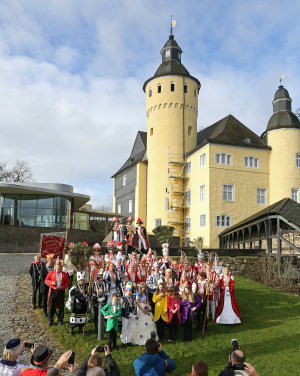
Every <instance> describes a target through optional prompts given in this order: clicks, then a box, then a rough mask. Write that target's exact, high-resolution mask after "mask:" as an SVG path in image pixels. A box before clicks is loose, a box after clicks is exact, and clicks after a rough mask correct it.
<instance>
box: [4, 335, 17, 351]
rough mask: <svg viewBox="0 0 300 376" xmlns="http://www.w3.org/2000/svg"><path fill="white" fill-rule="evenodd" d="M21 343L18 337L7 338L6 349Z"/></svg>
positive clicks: (13, 347)
mask: <svg viewBox="0 0 300 376" xmlns="http://www.w3.org/2000/svg"><path fill="white" fill-rule="evenodd" d="M20 345H21V340H20V339H19V338H13V339H11V340H9V341H8V342H7V344H6V346H5V348H6V350H14V349H16V348H17V347H19V346H20Z"/></svg>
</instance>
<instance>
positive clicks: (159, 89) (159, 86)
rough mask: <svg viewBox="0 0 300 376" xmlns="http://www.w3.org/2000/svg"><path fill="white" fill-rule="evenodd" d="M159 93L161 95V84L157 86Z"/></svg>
mask: <svg viewBox="0 0 300 376" xmlns="http://www.w3.org/2000/svg"><path fill="white" fill-rule="evenodd" d="M157 92H158V93H161V84H158V85H157Z"/></svg>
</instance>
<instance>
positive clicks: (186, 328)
mask: <svg viewBox="0 0 300 376" xmlns="http://www.w3.org/2000/svg"><path fill="white" fill-rule="evenodd" d="M181 306H182V324H183V341H184V342H185V341H191V340H192V330H193V329H192V323H193V321H194V312H195V311H196V309H198V308H200V306H201V300H200V298H199V296H197V295H194V294H193V292H192V290H191V288H190V286H186V287H185V288H184V291H183V293H182V297H181Z"/></svg>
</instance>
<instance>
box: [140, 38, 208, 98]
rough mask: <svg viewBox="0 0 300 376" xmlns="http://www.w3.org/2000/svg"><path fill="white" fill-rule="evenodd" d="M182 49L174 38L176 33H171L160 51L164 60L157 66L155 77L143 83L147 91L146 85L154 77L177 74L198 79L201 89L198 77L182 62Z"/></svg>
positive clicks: (198, 85)
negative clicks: (190, 72)
mask: <svg viewBox="0 0 300 376" xmlns="http://www.w3.org/2000/svg"><path fill="white" fill-rule="evenodd" d="M182 52H183V51H182V49H181V48H180V47H179V45H178V43H177V42H176V40H175V39H174V35H173V34H170V35H169V39H168V40H167V42H166V43H165V45H164V46H163V48H162V49H161V51H160V54H161V58H162V62H161V64H160V66H159V67H158V68H157V70H156V72H155V74H154V76H153V77H151V78H149V79H148V80H147V81H146V82H145V83H144V85H143V90H144V91H145V88H146V85H147V83H148V82H149V81H151V80H152V79H153V78H156V77H161V76H167V75H175V76H187V77H190V78H191V79H193V80H195V81H196V84H197V87H198V89H200V87H201V84H200V82H199V80H197V78H195V77H193V76H191V75H190V74H189V72H188V70H187V69H186V68H185V66H184V65H183V64H182V62H181V54H182Z"/></svg>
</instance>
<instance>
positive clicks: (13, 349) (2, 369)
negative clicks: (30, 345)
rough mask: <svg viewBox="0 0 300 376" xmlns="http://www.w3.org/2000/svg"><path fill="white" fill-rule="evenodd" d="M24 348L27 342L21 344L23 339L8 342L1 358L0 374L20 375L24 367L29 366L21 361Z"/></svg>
mask: <svg viewBox="0 0 300 376" xmlns="http://www.w3.org/2000/svg"><path fill="white" fill-rule="evenodd" d="M24 349H25V342H23V343H22V344H21V340H20V339H18V338H14V339H11V340H10V341H8V342H7V344H6V346H5V348H4V350H3V358H2V359H0V375H5V376H20V374H21V371H22V369H23V368H27V367H28V366H26V365H25V364H20V363H19V361H20V360H21V358H22V352H23V350H24ZM29 367H30V366H29Z"/></svg>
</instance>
